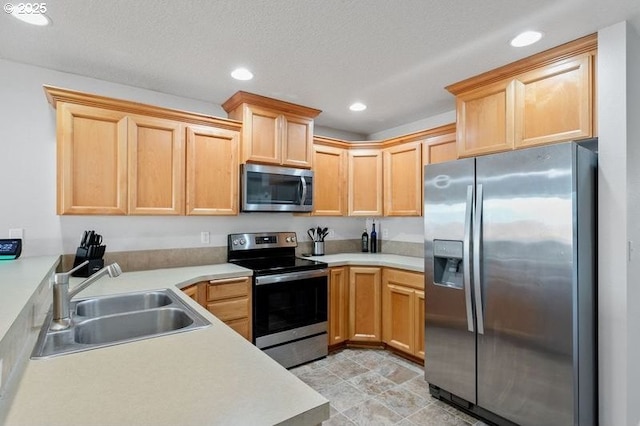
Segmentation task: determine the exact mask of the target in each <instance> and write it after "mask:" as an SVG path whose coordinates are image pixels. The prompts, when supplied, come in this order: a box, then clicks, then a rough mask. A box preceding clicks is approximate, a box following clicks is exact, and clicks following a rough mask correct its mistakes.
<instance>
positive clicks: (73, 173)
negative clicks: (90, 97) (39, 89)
mask: <svg viewBox="0 0 640 426" xmlns="http://www.w3.org/2000/svg"><path fill="white" fill-rule="evenodd" d="M57 139H58V144H57V149H58V154H57V169H58V170H57V174H58V184H57V187H58V194H57V212H58V214H100V215H122V214H126V212H127V118H126V115H125V114H124V113H122V112H120V111H110V110H104V109H101V108H95V107H90V106H85V105H74V104H69V103H61V104H60V105H59V106H58V108H57Z"/></svg>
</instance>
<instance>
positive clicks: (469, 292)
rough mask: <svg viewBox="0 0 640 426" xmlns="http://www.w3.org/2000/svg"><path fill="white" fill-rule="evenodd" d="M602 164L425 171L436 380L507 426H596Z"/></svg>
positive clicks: (518, 157) (592, 158) (542, 155)
mask: <svg viewBox="0 0 640 426" xmlns="http://www.w3.org/2000/svg"><path fill="white" fill-rule="evenodd" d="M595 170H596V155H595V153H594V152H592V151H591V150H589V149H586V148H584V147H582V146H580V145H578V144H576V143H575V142H569V143H562V144H556V145H549V146H543V147H537V148H529V149H524V150H517V151H511V152H507V153H501V154H493V155H487V156H482V157H476V158H469V159H462V160H457V161H452V162H448V163H441V164H434V165H428V166H426V167H425V188H424V192H425V193H424V197H425V198H424V200H425V205H424V221H425V378H426V380H427V382H429V384H430V390H431V392H432V394H433V395H434V396H436V397H438V398H441V399H444V400H446V401H448V402H449V403H453V404H455V405H457V406H459V407H461V408H463V409H466V410H468V411H471V412H474V413H475V414H478V415H480V416H482V417H484V418H486V419H488V420H490V421H492V422H495V423H498V424H507V425H508V424H520V425H578V424H579V425H581V426H585V425H592V424H595V423H596V406H597V400H596V398H595V393H596V390H595V389H596V387H595V380H596V377H597V376H596V362H595V343H596V337H595V315H596V309H595V305H596V299H595V284H594V281H595V237H596V233H595V232H596V231H595V223H596V221H595V197H596V195H595V179H596V172H595Z"/></svg>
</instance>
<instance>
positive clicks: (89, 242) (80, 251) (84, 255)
mask: <svg viewBox="0 0 640 426" xmlns="http://www.w3.org/2000/svg"><path fill="white" fill-rule="evenodd" d="M106 248H107V246H103V245H102V235H100V234H96V231H84V233H83V234H82V239H81V240H80V246H79V247H78V248H77V249H76V258H75V260H74V261H73V266H74V267H76V266H78V265H79V264H81V263H82V262H84V261H85V260H87V261H89V263H88V264H87V265H86V266H84V267H82V268H80V269H78V270H77V271H75V272H74V273H73V274H72V275H73V276H74V277H90V276H91V275H93V274H94V273H96V272H98V271H99V270H100V269H102V268H103V267H104V259H103V258H102V257H103V256H104V251H105V249H106Z"/></svg>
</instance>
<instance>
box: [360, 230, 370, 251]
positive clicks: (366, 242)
mask: <svg viewBox="0 0 640 426" xmlns="http://www.w3.org/2000/svg"><path fill="white" fill-rule="evenodd" d="M361 242H362V252H363V253H366V252H368V251H369V234H367V228H366V227H365V228H364V232H363V233H362V241H361Z"/></svg>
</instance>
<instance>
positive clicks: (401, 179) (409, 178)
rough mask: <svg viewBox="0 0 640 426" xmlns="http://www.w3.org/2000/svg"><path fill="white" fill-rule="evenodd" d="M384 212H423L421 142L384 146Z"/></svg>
mask: <svg viewBox="0 0 640 426" xmlns="http://www.w3.org/2000/svg"><path fill="white" fill-rule="evenodd" d="M382 154H383V159H384V164H383V170H384V194H383V199H384V215H385V216H420V215H421V214H422V142H420V141H416V142H408V143H403V144H399V145H394V146H391V147H389V148H385V149H384V150H383V151H382Z"/></svg>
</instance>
